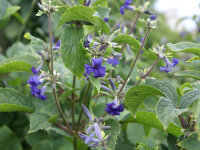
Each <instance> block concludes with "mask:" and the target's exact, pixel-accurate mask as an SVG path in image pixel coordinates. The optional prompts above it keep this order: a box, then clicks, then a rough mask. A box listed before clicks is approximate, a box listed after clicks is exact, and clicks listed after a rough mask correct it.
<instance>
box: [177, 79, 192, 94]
mask: <svg viewBox="0 0 200 150" xmlns="http://www.w3.org/2000/svg"><path fill="white" fill-rule="evenodd" d="M191 90H192V84H191V83H189V82H186V83H184V84H182V85H181V86H180V93H181V95H184V94H185V93H186V92H188V91H191Z"/></svg>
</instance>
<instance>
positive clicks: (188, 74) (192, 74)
mask: <svg viewBox="0 0 200 150" xmlns="http://www.w3.org/2000/svg"><path fill="white" fill-rule="evenodd" d="M175 75H176V76H180V77H188V78H194V79H197V80H200V71H195V70H191V71H180V72H177V73H175Z"/></svg>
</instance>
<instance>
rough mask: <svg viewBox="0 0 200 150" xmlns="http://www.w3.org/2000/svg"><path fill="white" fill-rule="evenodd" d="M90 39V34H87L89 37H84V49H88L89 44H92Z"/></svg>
mask: <svg viewBox="0 0 200 150" xmlns="http://www.w3.org/2000/svg"><path fill="white" fill-rule="evenodd" d="M92 39H93V37H92V35H91V34H89V35H88V36H87V37H86V42H84V47H85V48H89V47H90V43H91V42H92Z"/></svg>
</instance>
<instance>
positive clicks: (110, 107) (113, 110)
mask: <svg viewBox="0 0 200 150" xmlns="http://www.w3.org/2000/svg"><path fill="white" fill-rule="evenodd" d="M106 105H107V108H106V109H105V111H107V113H108V114H109V115H112V116H115V115H120V112H123V111H124V107H123V106H122V104H120V105H118V102H117V99H115V100H114V101H113V102H112V103H107V104H106Z"/></svg>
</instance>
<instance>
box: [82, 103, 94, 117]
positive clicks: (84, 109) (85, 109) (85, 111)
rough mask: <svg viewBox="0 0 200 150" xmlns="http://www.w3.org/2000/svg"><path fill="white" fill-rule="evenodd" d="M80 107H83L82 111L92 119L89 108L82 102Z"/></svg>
mask: <svg viewBox="0 0 200 150" xmlns="http://www.w3.org/2000/svg"><path fill="white" fill-rule="evenodd" d="M82 108H83V111H84V113H85V115H86V116H87V117H88V118H89V119H90V120H92V115H91V114H90V112H89V110H88V109H87V108H86V107H85V105H83V104H82Z"/></svg>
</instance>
